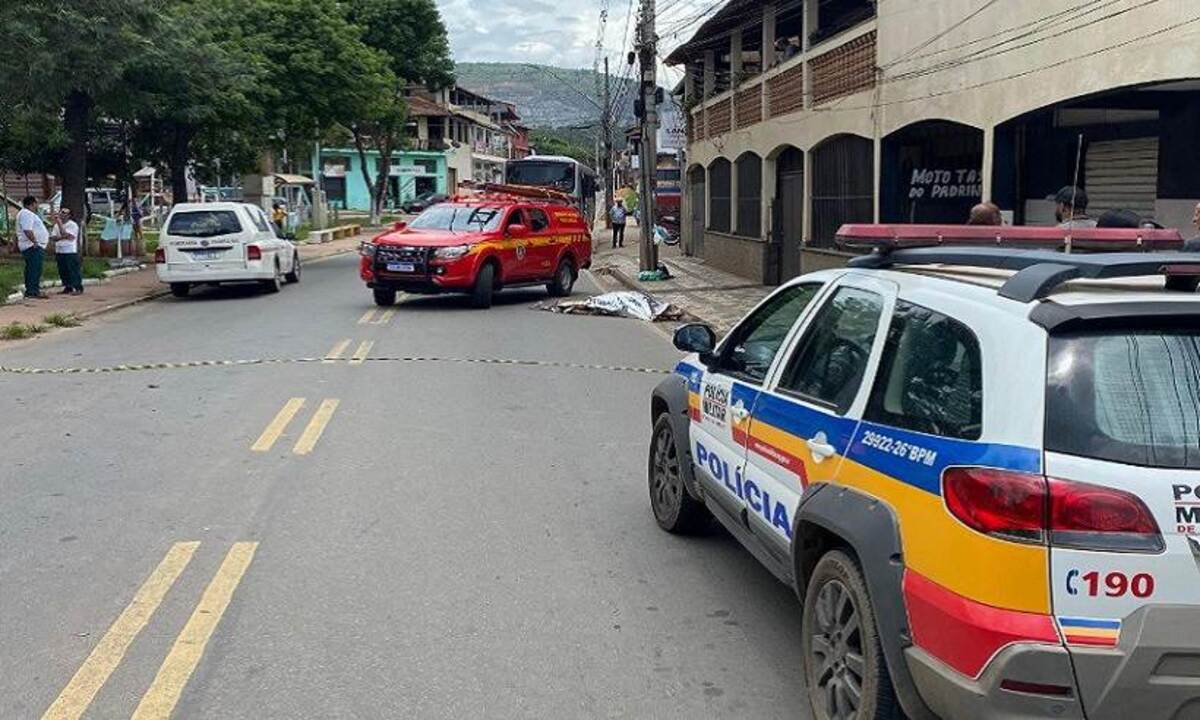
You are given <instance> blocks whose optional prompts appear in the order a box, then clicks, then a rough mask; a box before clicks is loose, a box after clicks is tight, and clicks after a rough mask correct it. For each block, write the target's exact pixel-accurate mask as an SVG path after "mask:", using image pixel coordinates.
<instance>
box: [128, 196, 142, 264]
mask: <svg viewBox="0 0 1200 720" xmlns="http://www.w3.org/2000/svg"><path fill="white" fill-rule="evenodd" d="M129 224H130V225H132V226H133V231H132V234H131V235H130V237H131V238H133V251H134V252H135V253H138V252H142V250H143V249H144V248H145V245H144V244H143V243H142V204H141V203H139V202H138V201H137V196H134V198H133V202H131V203H129Z"/></svg>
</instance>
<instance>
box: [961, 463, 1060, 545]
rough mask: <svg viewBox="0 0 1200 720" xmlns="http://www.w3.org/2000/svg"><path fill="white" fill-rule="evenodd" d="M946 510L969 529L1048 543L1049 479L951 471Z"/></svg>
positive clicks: (968, 469)
mask: <svg viewBox="0 0 1200 720" xmlns="http://www.w3.org/2000/svg"><path fill="white" fill-rule="evenodd" d="M942 494H943V496H944V497H945V499H946V507H947V508H949V509H950V512H951V513H952V514H953V515H954V517H956V518H958V519H959V520H961V521H963V523H965V524H966V525H967V527H970V528H973V529H975V530H978V531H979V532H981V533H984V534H985V535H992V536H993V537H999V538H1003V539H1005V540H1014V541H1017V542H1028V543H1044V542H1045V541H1046V479H1045V478H1044V477H1042V476H1041V475H1030V474H1028V473H1017V472H1008V471H1005V470H993V469H990V468H972V467H957V468H948V469H947V470H946V472H945V473H944V474H943V476H942Z"/></svg>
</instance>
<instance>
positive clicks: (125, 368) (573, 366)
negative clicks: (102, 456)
mask: <svg viewBox="0 0 1200 720" xmlns="http://www.w3.org/2000/svg"><path fill="white" fill-rule="evenodd" d="M354 360H355V358H340V359H334V360H331V359H329V358H253V359H248V360H187V361H183V362H150V363H123V364H121V365H109V366H107V367H57V368H39V367H7V366H4V365H0V373H6V374H9V375H89V374H101V373H117V372H143V371H146V370H178V369H183V368H201V367H244V366H251V365H299V364H303V363H316V364H329V363H337V362H346V363H349V362H352V361H354ZM357 362H359V363H362V362H367V363H378V362H395V363H461V364H472V365H516V366H521V367H551V368H561V369H567V370H606V371H610V372H631V373H643V374H648V375H670V374H671V372H672V371H671V370H663V369H661V368H643V367H631V366H626V365H597V364H588V363H572V362H558V361H554V360H520V359H510V358H455V357H432V356H431V357H425V356H419V355H414V356H407V357H367V358H358V359H357Z"/></svg>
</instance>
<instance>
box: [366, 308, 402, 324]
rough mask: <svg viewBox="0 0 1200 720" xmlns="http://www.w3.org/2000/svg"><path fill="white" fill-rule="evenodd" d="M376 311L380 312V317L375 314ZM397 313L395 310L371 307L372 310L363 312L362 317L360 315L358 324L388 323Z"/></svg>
mask: <svg viewBox="0 0 1200 720" xmlns="http://www.w3.org/2000/svg"><path fill="white" fill-rule="evenodd" d="M376 312H378V313H379V316H378V317H376V316H375V313H376ZM395 315H396V311H395V310H377V309H376V308H371V309H370V310H368V311H366V312H365V313H363V315H362V317H360V318H359V319H358V324H359V325H387V324H388V323H389V322H391V321H392V318H393V317H394V316H395Z"/></svg>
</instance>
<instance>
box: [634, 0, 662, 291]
mask: <svg viewBox="0 0 1200 720" xmlns="http://www.w3.org/2000/svg"><path fill="white" fill-rule="evenodd" d="M641 2H642V17H641V22H640V23H639V25H638V62H639V70H640V75H639V83H638V87H639V90H640V92H641V99H642V102H641V106H642V108H641V109H642V113H641V120H642V123H641V127H642V147H641V157H640V162H641V166H642V173H641V178H642V196H641V200H640V201H639V202H638V207H639V208H640V210H641V221H640V222H639V223H638V230H639V231H640V233H641V236H642V242H641V252H640V253H639V257H640V265H641V269H642V270H654V269H656V268H657V267H658V246H656V245H655V244H654V219H655V212H654V210H655V208H654V189H655V186H656V185H657V184H658V172H657V170H658V149H657V143H656V140H657V135H658V109H657V107H656V105H655V103H656V100H657V97H656V95H657V92H658V79H657V78H658V34H657V33H656V32H655V28H654V0H641Z"/></svg>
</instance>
